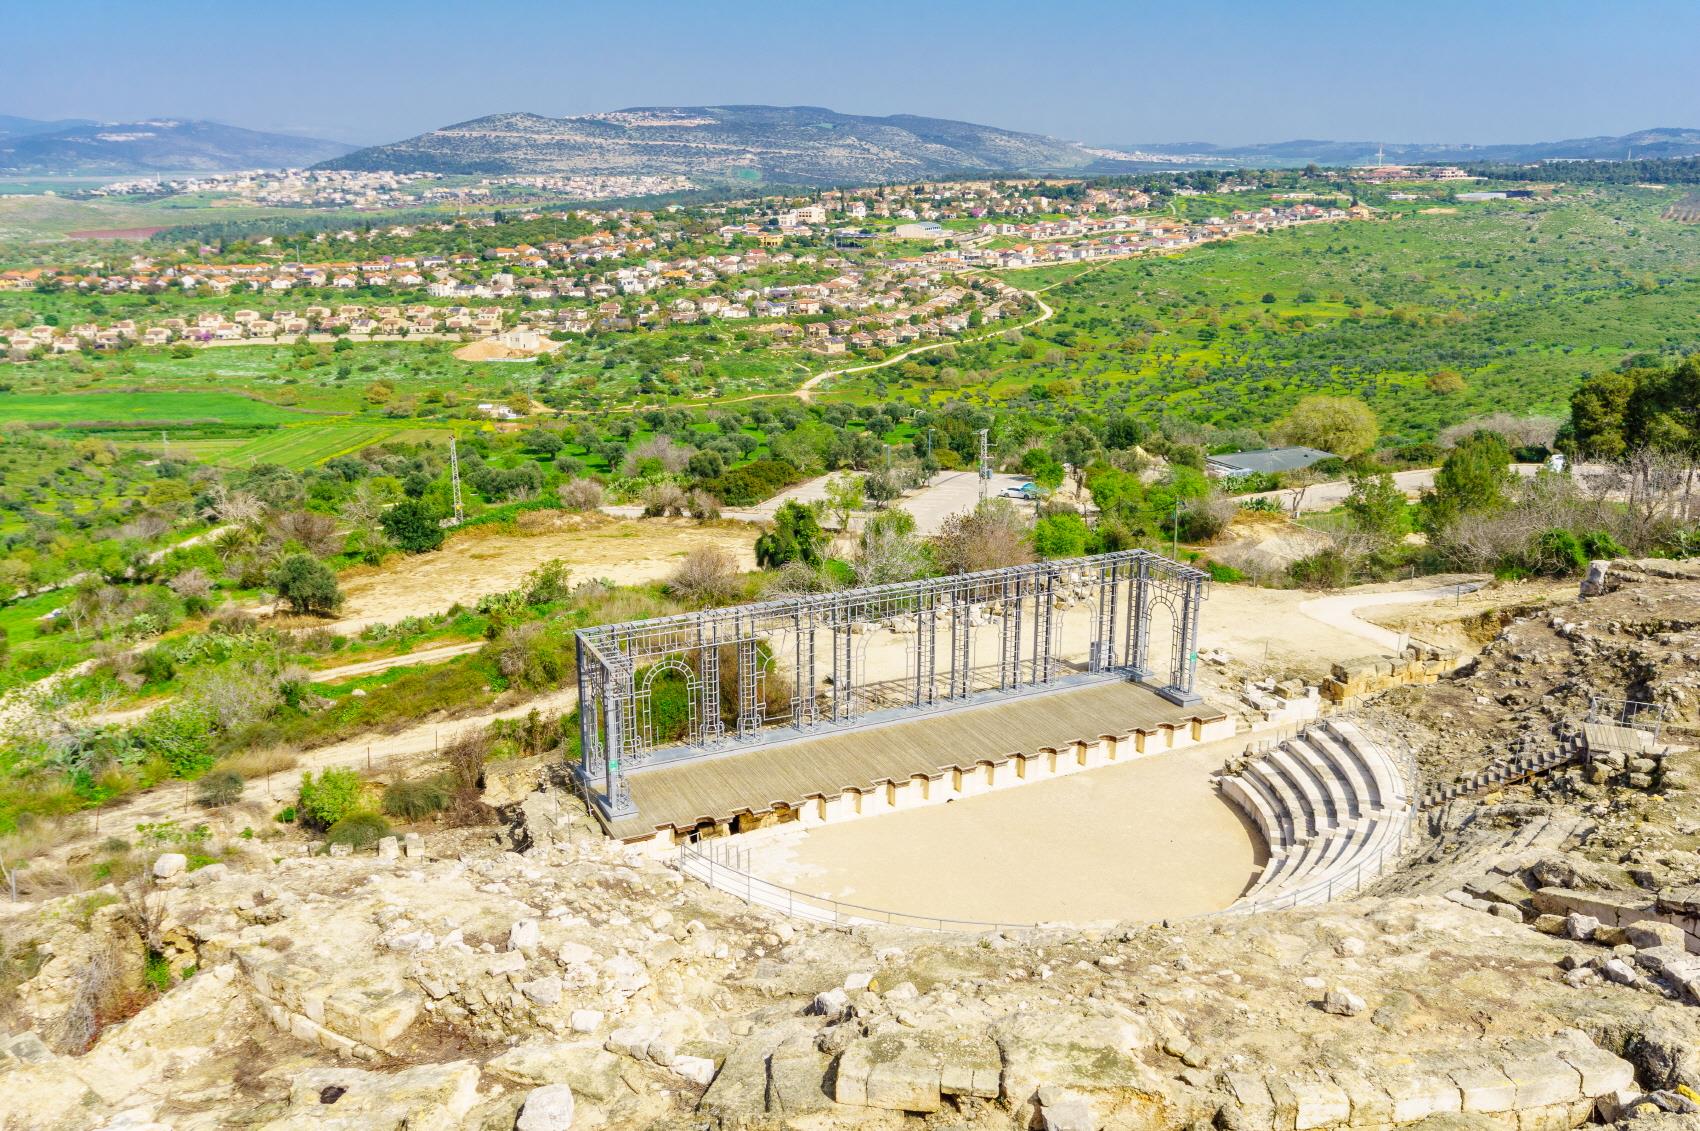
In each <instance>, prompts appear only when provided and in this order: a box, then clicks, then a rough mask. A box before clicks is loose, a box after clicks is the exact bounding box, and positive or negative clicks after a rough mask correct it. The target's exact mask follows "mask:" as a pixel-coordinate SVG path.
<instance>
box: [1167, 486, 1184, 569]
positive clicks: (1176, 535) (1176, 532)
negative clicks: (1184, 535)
mask: <svg viewBox="0 0 1700 1131" xmlns="http://www.w3.org/2000/svg"><path fill="white" fill-rule="evenodd" d="M1180 550H1181V501H1180V500H1179V499H1176V500H1175V524H1174V527H1173V529H1172V530H1171V531H1170V533H1169V559H1170V560H1171V561H1177V562H1178V561H1180V560H1181V553H1180Z"/></svg>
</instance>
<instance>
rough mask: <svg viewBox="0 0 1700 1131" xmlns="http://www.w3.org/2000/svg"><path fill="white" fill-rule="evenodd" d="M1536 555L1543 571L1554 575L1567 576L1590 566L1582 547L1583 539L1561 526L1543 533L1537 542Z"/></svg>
mask: <svg viewBox="0 0 1700 1131" xmlns="http://www.w3.org/2000/svg"><path fill="white" fill-rule="evenodd" d="M1535 557H1536V559H1537V562H1538V568H1539V569H1540V570H1541V572H1543V573H1550V574H1552V575H1553V576H1554V577H1566V576H1568V575H1570V574H1573V573H1581V572H1582V571H1583V570H1584V569H1586V568H1588V554H1587V552H1586V551H1585V550H1583V549H1582V540H1581V539H1579V538H1577V537H1576V535H1574V534H1572V533H1570V531H1568V530H1565V529H1563V528H1561V527H1555V528H1553V529H1551V530H1546V531H1543V532H1542V533H1541V536H1540V539H1539V540H1538V541H1537V542H1536V544H1535Z"/></svg>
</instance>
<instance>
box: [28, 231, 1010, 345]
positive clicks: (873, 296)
mask: <svg viewBox="0 0 1700 1131" xmlns="http://www.w3.org/2000/svg"><path fill="white" fill-rule="evenodd" d="M749 255H750V256H751V257H752V258H751V259H746V258H745V257H741V256H726V257H707V258H708V259H709V260H712V261H713V262H708V263H704V262H700V261H698V260H694V259H687V260H678V261H672V262H671V263H664V262H657V261H652V262H650V263H647V264H644V265H640V266H637V267H631V268H621V269H620V270H618V271H616V272H612V273H610V274H609V275H608V276H606V277H599V278H598V279H597V281H594V282H587V281H585V280H583V279H566V280H552V281H549V282H547V283H545V282H544V281H543V280H526V279H516V278H514V277H512V276H507V277H506V278H503V276H505V275H506V274H507V273H506V272H499V273H498V274H497V276H496V277H495V280H496V281H494V282H490V281H487V282H484V283H480V284H477V285H476V286H475V287H472V288H471V289H472V290H474V291H476V292H477V293H478V294H479V295H480V296H484V297H495V298H508V297H513V296H515V295H523V296H524V297H525V298H527V299H531V300H533V301H531V302H528V303H526V304H524V305H507V306H504V305H487V306H467V305H461V304H458V303H446V304H443V303H424V302H415V303H412V304H406V305H403V304H393V305H370V304H366V303H354V302H348V303H335V304H332V303H316V304H312V305H307V306H304V307H301V308H298V309H297V308H292V309H276V310H269V311H261V310H259V309H254V308H239V309H236V310H234V311H222V310H213V311H203V312H200V313H198V314H195V315H182V316H175V317H162V318H158V319H154V320H151V321H149V322H148V323H146V324H145V325H144V324H139V323H138V322H137V321H136V320H135V319H130V318H125V319H120V320H117V321H113V322H111V323H108V324H104V325H103V324H100V323H95V322H88V323H80V324H76V325H71V326H66V327H55V326H47V325H38V326H33V327H29V328H27V329H23V330H17V331H12V332H11V333H10V335H9V337H10V341H11V353H12V355H13V357H14V358H22V357H27V356H29V355H30V354H32V353H34V352H35V351H36V350H38V349H41V350H46V351H48V352H60V353H65V352H72V351H78V350H84V349H91V348H92V349H110V348H118V347H122V346H128V345H137V344H139V345H145V346H163V345H169V344H172V343H176V342H188V343H191V344H215V343H225V342H238V341H251V342H277V341H279V340H283V339H289V338H295V337H299V336H301V335H309V336H312V335H342V334H346V335H349V336H351V337H355V338H400V337H408V338H432V337H442V338H469V337H494V336H498V335H501V334H503V333H504V332H509V331H513V330H520V331H528V332H530V333H531V334H532V335H533V336H532V337H531V338H524V335H523V334H522V336H521V339H516V341H515V342H514V343H509V344H515V345H517V346H519V348H528V347H527V346H526V344H525V343H526V342H532V343H534V342H535V340H536V336H537V335H544V334H549V333H554V332H557V331H558V332H565V333H577V334H582V333H588V332H590V331H591V330H597V331H624V330H633V329H636V328H639V327H642V328H648V329H656V328H660V327H662V326H667V325H689V324H692V323H696V322H700V321H704V320H722V321H728V322H742V321H747V322H748V323H749V324H750V326H751V329H752V330H754V331H757V332H759V333H760V334H761V335H762V339H763V340H765V341H766V342H768V343H770V344H772V345H786V344H800V345H803V346H805V347H806V348H808V349H811V350H814V351H816V352H820V353H826V354H836V353H843V352H846V351H847V350H851V349H867V348H872V347H889V346H894V345H899V344H902V343H904V342H908V341H912V340H914V339H916V338H919V337H936V336H940V335H949V334H958V333H961V332H963V331H965V330H966V329H967V328H968V326H969V323H970V321H971V316H972V314H973V313H974V312H978V313H979V315H980V318H981V319H982V320H984V321H992V320H995V319H997V318H1000V317H1003V316H1004V314H1005V312H1006V311H1007V310H1008V309H1009V308H1011V307H1012V306H1014V305H1018V304H1019V302H1020V299H1019V292H1017V291H1015V290H1014V289H1013V288H1009V287H1007V286H1005V285H1004V284H1002V283H1001V282H1000V283H992V284H989V285H985V286H983V287H982V288H981V289H974V288H971V287H966V286H959V285H956V284H955V283H954V282H953V281H952V280H951V278H950V275H951V272H952V271H953V270H956V269H958V268H956V267H954V266H953V265H949V264H940V263H934V262H931V261H929V260H927V259H925V258H919V257H918V258H913V259H908V260H902V261H894V262H893V263H891V264H889V265H881V266H880V267H878V268H869V267H866V266H863V265H857V264H852V263H849V262H846V261H844V260H842V259H838V258H830V259H827V260H817V258H816V257H813V256H801V257H797V256H791V255H788V254H783V253H782V254H781V255H778V256H772V257H769V256H767V255H766V254H765V253H761V252H751V253H749ZM781 259H783V260H785V261H787V262H788V263H790V264H792V265H797V264H799V263H800V264H802V265H804V266H811V267H813V266H818V267H820V268H822V269H830V270H833V271H835V272H836V274H834V275H833V276H832V277H830V278H827V279H825V280H823V281H820V282H800V283H788V284H772V285H764V286H742V287H735V288H728V289H725V291H724V293H700V291H701V290H702V289H703V288H706V287H709V286H721V285H723V284H724V283H725V281H726V280H729V279H733V278H734V277H735V276H737V275H739V274H742V273H745V272H748V271H752V270H755V269H757V267H760V266H766V265H768V263H769V261H770V260H772V261H778V260H781ZM726 260H732V261H733V262H725V261H726ZM527 282H531V283H535V284H536V285H533V286H521V287H520V289H517V290H516V289H515V285H516V284H525V283H527ZM668 285H674V286H680V287H691V288H695V289H696V291H697V292H699V293H693V294H690V295H682V296H680V297H678V298H676V299H672V300H671V301H657V300H656V299H655V298H654V297H652V296H651V292H653V291H654V290H656V289H658V288H660V287H663V286H668ZM466 287H467V285H466V284H462V283H456V282H452V281H440V282H437V283H433V284H430V285H428V286H426V287H425V288H424V290H425V291H426V293H427V294H429V295H430V296H432V297H437V298H444V297H447V298H454V297H458V296H459V295H460V294H461V293H462V291H463V289H464V288H466ZM256 289H258V290H260V291H261V292H262V293H264V292H268V291H270V290H271V289H272V288H269V287H264V286H262V287H259V288H256ZM639 296H643V297H639ZM563 298H565V299H578V300H584V303H583V305H567V306H558V305H554V303H555V302H556V301H557V300H560V299H563ZM531 348H534V346H533V347H531Z"/></svg>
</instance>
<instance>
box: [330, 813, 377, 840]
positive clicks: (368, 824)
mask: <svg viewBox="0 0 1700 1131" xmlns="http://www.w3.org/2000/svg"><path fill="white" fill-rule="evenodd" d="M389 835H390V823H389V822H388V821H386V820H384V819H383V818H382V817H380V816H378V814H376V813H371V812H366V811H360V812H355V813H350V814H349V815H348V816H346V817H344V818H343V819H342V820H340V821H338V822H337V823H336V824H334V825H332V826H331V827H330V829H329V830H327V831H326V833H325V843H326V844H346V845H348V846H349V847H350V848H370V847H371V846H372V845H374V844H377V843H378V841H380V840H382V839H383V838H384V837H387V836H389Z"/></svg>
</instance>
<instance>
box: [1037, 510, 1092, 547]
mask: <svg viewBox="0 0 1700 1131" xmlns="http://www.w3.org/2000/svg"><path fill="white" fill-rule="evenodd" d="M1087 533H1088V532H1087V529H1086V520H1085V519H1083V518H1081V517H1080V516H1079V515H1077V514H1074V513H1072V512H1064V513H1061V514H1048V515H1046V516H1045V517H1044V518H1041V519H1040V520H1039V521H1038V522H1036V523H1034V524H1033V548H1034V549H1035V550H1037V551H1038V552H1039V556H1040V557H1041V558H1078V557H1080V556H1081V555H1083V554H1085V553H1086V539H1087Z"/></svg>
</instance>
